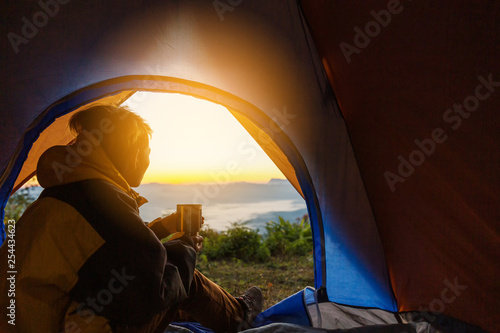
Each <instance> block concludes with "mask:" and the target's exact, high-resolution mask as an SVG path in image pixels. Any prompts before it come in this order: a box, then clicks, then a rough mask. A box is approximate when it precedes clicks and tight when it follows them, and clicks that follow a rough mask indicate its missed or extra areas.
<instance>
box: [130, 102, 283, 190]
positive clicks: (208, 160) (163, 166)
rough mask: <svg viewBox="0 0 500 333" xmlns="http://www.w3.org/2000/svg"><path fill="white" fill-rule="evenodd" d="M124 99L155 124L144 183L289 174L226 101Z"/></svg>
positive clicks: (218, 180)
mask: <svg viewBox="0 0 500 333" xmlns="http://www.w3.org/2000/svg"><path fill="white" fill-rule="evenodd" d="M124 105H126V106H129V107H130V108H131V109H132V110H133V111H135V112H136V113H138V114H139V115H141V116H142V117H143V118H144V119H146V121H147V122H148V123H149V125H150V126H151V128H152V129H153V137H152V139H151V142H150V146H151V155H150V159H151V164H150V166H149V169H148V171H147V173H146V175H145V176H144V179H143V184H144V183H169V184H193V183H228V182H256V183H265V182H268V181H269V180H270V179H271V178H281V179H285V176H284V175H283V174H282V173H281V171H280V170H279V169H278V168H277V167H276V166H275V164H274V163H273V162H272V161H271V160H270V159H269V157H268V156H267V155H266V153H264V151H263V150H262V148H260V146H259V145H258V144H257V143H256V142H255V140H254V139H253V138H252V137H251V136H250V135H249V134H248V132H247V131H246V130H245V129H244V128H243V126H241V125H240V123H239V122H238V121H237V120H236V119H235V118H234V117H233V116H232V115H231V113H230V112H229V111H228V110H227V109H226V108H225V107H223V106H221V105H218V104H215V103H212V102H208V101H205V100H201V99H197V98H194V97H192V96H187V95H182V94H170V93H149V92H138V93H136V94H134V95H133V96H132V97H131V98H130V99H129V100H127V101H126V102H125V103H124Z"/></svg>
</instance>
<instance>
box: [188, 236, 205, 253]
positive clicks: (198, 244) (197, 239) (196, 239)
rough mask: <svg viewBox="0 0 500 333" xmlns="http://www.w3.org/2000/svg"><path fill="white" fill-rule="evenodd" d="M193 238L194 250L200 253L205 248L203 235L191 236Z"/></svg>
mask: <svg viewBox="0 0 500 333" xmlns="http://www.w3.org/2000/svg"><path fill="white" fill-rule="evenodd" d="M191 239H192V240H193V243H194V247H193V248H194V250H195V251H196V253H200V251H201V249H202V248H203V236H200V235H196V236H191Z"/></svg>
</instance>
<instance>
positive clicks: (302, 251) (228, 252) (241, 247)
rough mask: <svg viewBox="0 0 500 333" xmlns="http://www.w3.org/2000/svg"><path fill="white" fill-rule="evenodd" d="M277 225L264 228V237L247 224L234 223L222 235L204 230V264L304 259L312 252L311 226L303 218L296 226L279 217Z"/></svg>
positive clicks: (206, 227) (206, 228)
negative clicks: (279, 258)
mask: <svg viewBox="0 0 500 333" xmlns="http://www.w3.org/2000/svg"><path fill="white" fill-rule="evenodd" d="M278 221H279V222H274V221H270V222H268V223H267V224H266V235H265V237H263V236H262V235H260V234H259V230H258V229H257V230H255V229H251V228H249V227H248V226H247V224H248V222H243V223H242V222H234V223H232V224H231V226H230V227H229V228H228V229H227V230H226V231H223V232H218V231H216V230H214V229H212V228H210V227H208V226H206V225H205V226H204V227H203V228H202V229H201V231H200V235H201V236H203V238H204V241H203V252H202V254H201V255H200V256H202V257H203V259H204V260H218V259H235V260H243V261H261V262H262V261H266V260H268V259H269V257H270V256H271V255H273V256H304V255H307V254H309V253H311V251H312V248H313V243H312V232H311V226H310V225H309V219H308V218H307V215H305V216H304V217H303V218H302V220H301V221H300V222H294V223H292V222H290V221H288V220H284V219H283V218H282V217H279V220H278Z"/></svg>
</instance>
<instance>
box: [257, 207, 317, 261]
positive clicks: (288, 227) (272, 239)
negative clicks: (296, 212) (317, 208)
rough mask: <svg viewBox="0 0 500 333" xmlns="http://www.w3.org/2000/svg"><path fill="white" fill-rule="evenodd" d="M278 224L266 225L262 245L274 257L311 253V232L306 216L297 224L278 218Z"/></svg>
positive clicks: (270, 223) (268, 223) (269, 223)
mask: <svg viewBox="0 0 500 333" xmlns="http://www.w3.org/2000/svg"><path fill="white" fill-rule="evenodd" d="M278 221H279V222H274V221H270V222H267V224H266V231H267V237H266V239H265V241H264V244H265V245H266V247H267V248H268V249H269V251H270V252H271V254H272V255H273V256H274V255H306V254H308V253H309V252H311V251H312V247H313V243H312V232H311V226H310V224H309V219H308V218H307V215H306V216H304V217H303V218H302V220H301V221H300V222H299V223H292V222H290V221H288V220H285V219H283V218H282V217H281V216H280V217H279V220H278Z"/></svg>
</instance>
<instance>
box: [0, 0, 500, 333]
mask: <svg viewBox="0 0 500 333" xmlns="http://www.w3.org/2000/svg"><path fill="white" fill-rule="evenodd" d="M0 6H1V10H0V15H1V22H2V24H1V31H2V33H1V35H2V36H3V37H2V41H1V46H2V47H1V64H0V66H1V73H2V74H1V84H2V89H1V91H0V96H1V97H0V100H1V111H0V112H1V118H0V122H1V132H0V147H1V152H2V153H1V155H0V170H1V179H0V201H1V202H2V208H3V207H4V206H5V202H6V200H7V199H8V197H9V195H10V194H11V192H12V191H13V190H14V189H17V188H19V186H21V185H22V184H23V182H25V181H26V180H27V179H28V178H29V177H30V176H31V175H32V174H33V172H34V171H35V165H36V162H37V159H38V157H39V156H40V154H41V153H42V152H43V151H44V150H45V149H47V148H48V147H50V146H52V145H55V144H65V143H67V142H68V141H69V140H70V137H69V134H68V133H67V132H66V130H65V126H66V121H67V119H68V117H69V116H70V115H71V114H72V112H74V111H75V110H78V109H79V108H82V107H84V106H86V105H88V104H89V103H94V102H99V101H102V100H103V99H105V100H108V101H110V102H114V103H121V102H123V101H125V100H127V99H133V98H134V93H135V92H137V91H156V92H177V93H183V94H189V95H192V96H195V97H199V98H203V99H206V100H209V101H212V102H215V103H219V104H222V105H224V106H226V107H227V108H228V109H229V110H230V111H231V112H232V113H233V115H234V116H235V117H236V118H237V119H238V120H239V121H240V122H241V123H242V124H243V125H244V126H245V128H246V129H247V130H248V131H249V132H250V134H252V135H253V136H254V138H256V140H257V141H258V142H259V144H261V146H262V147H263V148H264V150H265V151H266V152H267V154H268V155H269V156H270V158H271V159H272V160H273V161H274V162H275V163H276V165H277V166H278V167H279V168H280V169H281V170H282V171H283V173H284V174H285V175H286V176H287V178H288V179H289V180H290V182H291V183H292V184H293V185H294V186H295V187H296V188H297V190H298V191H299V192H300V193H302V194H303V196H304V198H305V200H306V203H307V206H308V211H309V215H310V219H311V225H312V229H313V235H314V262H315V266H314V267H315V268H314V274H315V287H316V291H315V292H314V296H315V297H316V299H315V301H317V302H318V303H321V304H322V303H328V302H333V303H332V304H337V305H339V306H350V307H352V308H353V309H355V308H363V309H380V310H384V311H389V312H391V313H410V312H419V311H420V312H427V311H430V312H435V313H439V314H441V315H444V316H449V317H453V318H456V319H457V320H460V321H463V322H466V323H470V324H472V325H475V326H478V327H481V328H482V329H485V330H490V331H499V330H500V318H499V314H498V309H499V299H500V283H499V279H498V277H499V276H500V265H499V259H500V247H499V244H500V242H499V221H500V179H499V177H500V172H499V171H500V168H499V166H500V117H499V116H498V114H497V113H498V110H499V108H500V63H499V61H498V59H500V25H499V22H500V3H498V2H495V1H474V2H472V1H462V0H460V1H453V2H443V1H441V2H438V1H431V0H423V1H410V0H408V1H398V0H389V1H363V2H362V3H357V2H352V1H327V0H316V1H312V0H301V1H297V0H288V1H277V0H273V1H267V0H252V1H248V0H246V1H245V0H214V1H202V0H171V1H165V0H161V1H160V0H133V1H132V0H120V1H118V0H108V1H69V0H40V1H36V2H35V1H3V2H2V3H1V5H0ZM2 215H3V209H2ZM2 232H3V228H2ZM4 238H5V233H2V239H4ZM306 294H308V293H306V292H304V295H305V296H307V295H306ZM309 296H310V295H309ZM309 296H307V297H309ZM307 297H305V298H307ZM292 304H295V305H292ZM278 305H280V304H278ZM296 305H297V303H293V302H284V303H283V304H281V305H280V306H281V308H280V309H281V310H280V311H282V312H283V313H286V312H287V311H289V312H290V313H292V312H293V311H292V310H293V309H292V308H293V307H294V306H296ZM271 309H272V308H271ZM278 312H279V311H278V309H276V310H275V311H274V314H275V315H276V314H277V313H278Z"/></svg>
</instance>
